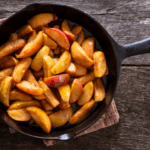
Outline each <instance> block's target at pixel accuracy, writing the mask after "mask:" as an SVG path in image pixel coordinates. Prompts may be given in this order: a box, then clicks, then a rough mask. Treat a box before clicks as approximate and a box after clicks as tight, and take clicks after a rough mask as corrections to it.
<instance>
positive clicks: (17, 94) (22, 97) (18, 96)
mask: <svg viewBox="0 0 150 150" xmlns="http://www.w3.org/2000/svg"><path fill="white" fill-rule="evenodd" d="M9 99H10V100H15V101H17V100H18V101H31V100H32V97H31V96H30V95H28V94H26V93H24V92H22V91H20V90H18V89H13V90H12V91H11V92H10V94H9Z"/></svg>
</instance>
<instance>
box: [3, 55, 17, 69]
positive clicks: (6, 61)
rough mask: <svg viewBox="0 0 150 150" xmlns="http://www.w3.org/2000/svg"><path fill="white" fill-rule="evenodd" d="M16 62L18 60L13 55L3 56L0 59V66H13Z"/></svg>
mask: <svg viewBox="0 0 150 150" xmlns="http://www.w3.org/2000/svg"><path fill="white" fill-rule="evenodd" d="M18 62H19V61H18V60H17V59H16V58H15V57H13V56H4V57H3V58H1V59H0V68H8V67H15V66H16V65H17V64H18Z"/></svg>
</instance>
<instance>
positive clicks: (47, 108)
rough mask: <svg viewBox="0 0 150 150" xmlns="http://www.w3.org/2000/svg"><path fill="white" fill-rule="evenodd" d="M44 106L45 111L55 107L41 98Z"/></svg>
mask: <svg viewBox="0 0 150 150" xmlns="http://www.w3.org/2000/svg"><path fill="white" fill-rule="evenodd" d="M41 104H42V107H43V109H44V110H45V111H48V110H53V107H52V106H51V105H50V104H49V103H48V102H47V101H46V100H45V99H43V100H41Z"/></svg>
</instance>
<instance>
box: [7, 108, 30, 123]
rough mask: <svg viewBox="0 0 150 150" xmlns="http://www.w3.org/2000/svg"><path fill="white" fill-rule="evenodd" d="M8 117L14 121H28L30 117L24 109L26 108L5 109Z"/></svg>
mask: <svg viewBox="0 0 150 150" xmlns="http://www.w3.org/2000/svg"><path fill="white" fill-rule="evenodd" d="M7 113H8V115H9V117H10V118H12V119H14V120H16V121H29V120H31V119H32V117H31V115H30V113H28V112H27V111H26V108H20V109H14V110H7Z"/></svg>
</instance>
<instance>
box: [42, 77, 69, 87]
mask: <svg viewBox="0 0 150 150" xmlns="http://www.w3.org/2000/svg"><path fill="white" fill-rule="evenodd" d="M69 80H70V76H69V74H61V75H56V76H52V77H47V78H44V82H45V83H46V84H47V86H50V87H53V88H55V87H58V86H61V85H65V84H67V83H68V82H69Z"/></svg>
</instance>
